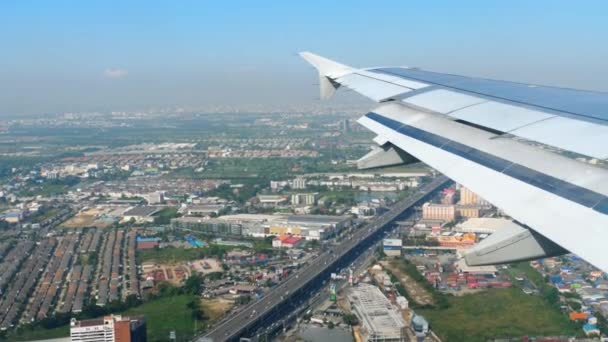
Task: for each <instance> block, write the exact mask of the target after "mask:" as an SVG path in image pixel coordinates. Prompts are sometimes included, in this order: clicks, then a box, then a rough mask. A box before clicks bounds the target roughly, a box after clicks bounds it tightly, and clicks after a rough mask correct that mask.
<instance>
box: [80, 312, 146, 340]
mask: <svg viewBox="0 0 608 342" xmlns="http://www.w3.org/2000/svg"><path fill="white" fill-rule="evenodd" d="M70 339H71V341H72V342H98V341H104V342H146V341H147V335H146V320H145V318H143V317H127V316H121V315H110V316H105V317H103V318H95V319H87V320H82V321H78V320H76V319H75V318H73V319H72V321H71V323H70Z"/></svg>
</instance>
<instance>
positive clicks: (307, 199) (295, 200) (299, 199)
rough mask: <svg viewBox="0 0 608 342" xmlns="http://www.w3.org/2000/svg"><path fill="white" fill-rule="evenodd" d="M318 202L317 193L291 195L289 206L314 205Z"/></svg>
mask: <svg viewBox="0 0 608 342" xmlns="http://www.w3.org/2000/svg"><path fill="white" fill-rule="evenodd" d="M318 200H319V194H318V193H297V194H292V195H291V204H293V205H304V206H305V205H316V204H317V201H318Z"/></svg>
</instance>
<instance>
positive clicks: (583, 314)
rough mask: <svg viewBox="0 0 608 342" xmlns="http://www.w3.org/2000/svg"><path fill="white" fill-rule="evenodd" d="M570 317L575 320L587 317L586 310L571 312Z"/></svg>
mask: <svg viewBox="0 0 608 342" xmlns="http://www.w3.org/2000/svg"><path fill="white" fill-rule="evenodd" d="M570 319H571V320H573V321H577V320H579V319H587V313H586V312H571V313H570Z"/></svg>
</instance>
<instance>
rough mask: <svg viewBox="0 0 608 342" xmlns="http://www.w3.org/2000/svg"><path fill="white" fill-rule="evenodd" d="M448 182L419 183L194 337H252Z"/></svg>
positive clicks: (206, 339)
mask: <svg viewBox="0 0 608 342" xmlns="http://www.w3.org/2000/svg"><path fill="white" fill-rule="evenodd" d="M449 182H450V180H449V179H448V178H446V177H443V176H442V177H439V178H436V179H435V180H433V181H432V182H431V183H428V184H426V185H424V186H422V187H421V188H420V189H419V190H418V191H417V192H416V193H415V194H413V195H412V196H410V197H408V198H405V199H403V200H401V201H399V202H397V203H396V204H395V205H393V206H392V207H391V209H390V210H389V211H388V212H386V213H384V214H383V215H381V216H379V217H378V218H377V219H375V220H373V221H372V222H370V223H368V224H367V225H366V226H364V227H362V228H359V229H358V230H357V231H356V232H355V233H353V234H352V235H351V236H350V237H349V238H346V239H344V240H343V241H342V242H341V243H340V244H339V245H337V246H333V247H332V249H331V250H329V251H327V252H325V253H322V254H321V255H319V256H318V257H317V258H315V259H314V260H312V261H311V262H310V263H309V264H308V265H306V266H304V267H302V268H301V269H299V270H298V271H296V272H295V273H294V274H292V275H291V276H290V277H289V278H287V279H286V280H285V281H283V282H282V283H281V284H279V285H277V287H275V288H274V289H272V290H271V291H269V292H268V293H267V294H266V296H265V297H264V298H262V299H260V300H258V301H257V302H254V303H252V304H250V305H248V306H247V307H244V308H242V309H241V310H240V311H239V312H238V313H236V314H233V316H230V317H228V318H227V319H225V320H223V321H222V322H220V323H219V324H217V325H216V326H215V327H213V328H212V329H211V330H210V331H209V332H208V333H206V334H205V335H204V336H201V337H199V338H196V339H195V341H197V342H210V341H212V342H218V341H239V339H240V338H255V337H256V334H257V332H258V331H259V330H260V329H261V328H265V327H268V326H271V325H273V324H274V323H275V322H277V321H279V320H281V319H284V318H285V317H286V316H288V315H289V314H290V313H292V312H293V311H294V310H297V309H298V308H299V307H301V306H302V304H304V303H305V301H306V300H307V299H308V298H309V297H310V296H311V295H312V294H313V293H315V292H316V291H317V290H318V289H319V288H321V287H322V286H323V284H324V282H325V281H327V279H329V277H330V274H331V273H332V272H335V271H336V270H337V269H343V268H344V267H347V266H348V265H349V264H350V263H351V262H352V261H353V259H355V258H356V257H357V256H358V255H360V254H361V253H362V252H363V251H365V250H366V249H367V248H369V247H370V246H372V245H373V244H374V243H375V242H377V241H378V240H379V239H381V238H382V236H384V232H385V231H386V230H387V229H388V228H389V227H390V226H391V223H393V222H394V221H395V220H397V219H399V218H401V217H403V216H406V215H409V211H410V209H411V208H412V207H414V206H416V205H420V204H421V203H422V202H423V201H425V200H427V199H428V198H429V197H431V196H432V195H433V194H434V193H435V192H436V191H437V190H439V189H442V188H443V187H444V186H446V185H447V184H448V183H449Z"/></svg>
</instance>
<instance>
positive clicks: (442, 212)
mask: <svg viewBox="0 0 608 342" xmlns="http://www.w3.org/2000/svg"><path fill="white" fill-rule="evenodd" d="M455 218H456V207H455V206H454V205H451V204H436V203H425V204H424V205H423V206H422V219H424V220H443V221H453V220H454V219H455Z"/></svg>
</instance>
